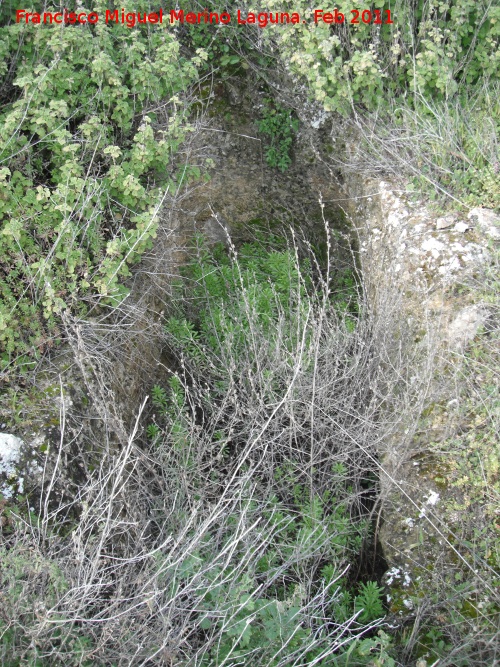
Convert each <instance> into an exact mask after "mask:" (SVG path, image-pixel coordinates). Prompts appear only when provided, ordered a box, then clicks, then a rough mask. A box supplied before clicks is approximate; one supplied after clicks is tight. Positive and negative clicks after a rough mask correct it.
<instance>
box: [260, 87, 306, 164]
mask: <svg viewBox="0 0 500 667" xmlns="http://www.w3.org/2000/svg"><path fill="white" fill-rule="evenodd" d="M257 125H258V127H259V130H260V131H261V132H262V133H263V134H267V135H268V137H269V138H270V142H271V143H270V145H269V146H268V147H267V148H266V161H267V164H268V165H269V166H270V167H276V168H278V169H279V170H280V171H286V170H287V169H288V167H289V166H290V164H291V162H292V160H291V158H290V149H291V147H292V142H293V136H294V134H295V133H296V132H297V130H298V129H299V123H298V120H297V119H295V118H293V115H292V111H291V109H285V108H284V107H282V106H280V105H279V104H275V103H273V102H272V100H270V99H267V100H264V108H263V110H262V119H261V120H259V121H258V123H257Z"/></svg>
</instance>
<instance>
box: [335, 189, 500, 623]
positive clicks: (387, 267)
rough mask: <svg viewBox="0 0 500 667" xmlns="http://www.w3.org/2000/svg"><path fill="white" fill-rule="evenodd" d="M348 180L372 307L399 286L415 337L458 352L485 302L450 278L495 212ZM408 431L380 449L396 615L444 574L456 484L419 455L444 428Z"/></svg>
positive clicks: (499, 228)
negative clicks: (443, 208)
mask: <svg viewBox="0 0 500 667" xmlns="http://www.w3.org/2000/svg"><path fill="white" fill-rule="evenodd" d="M345 190H346V195H347V197H348V198H349V200H350V205H349V217H350V220H351V222H352V224H353V226H354V227H355V229H356V231H357V233H358V236H359V247H360V259H361V264H362V271H363V278H364V280H365V281H366V285H367V288H368V294H369V295H370V299H371V300H372V303H373V305H374V307H375V308H377V304H378V294H379V293H382V294H383V292H384V287H385V288H387V287H388V286H390V285H392V286H396V287H397V289H398V291H399V292H400V294H401V297H402V308H403V312H404V314H405V318H406V320H407V321H408V323H411V324H412V325H413V326H414V327H415V328H416V329H418V328H420V329H421V330H422V331H421V333H420V334H419V339H420V340H422V341H423V343H424V344H425V345H427V346H431V345H432V346H434V348H435V353H436V357H438V356H439V357H441V356H442V358H446V355H447V354H448V352H451V353H452V354H456V353H457V352H460V353H461V352H463V351H464V349H465V347H466V345H467V344H468V343H470V342H471V341H472V340H473V339H474V337H475V336H476V334H477V333H478V331H479V329H480V328H481V327H483V326H485V325H486V324H487V321H488V318H489V316H490V312H489V309H488V306H487V304H483V303H471V302H470V299H469V298H468V297H467V296H466V295H463V294H462V293H461V292H460V290H457V289H456V288H457V287H459V286H460V285H462V284H464V282H466V281H467V280H468V279H472V278H473V277H474V276H475V275H476V274H477V272H478V270H479V269H480V268H481V266H482V265H484V264H485V263H486V262H487V261H488V260H489V257H490V250H489V247H490V245H491V241H492V240H494V239H498V238H499V236H500V216H497V215H496V214H495V213H494V212H493V211H490V210H487V209H484V208H481V207H477V208H475V209H472V210H471V211H470V213H469V214H468V216H460V215H459V214H457V213H451V214H448V215H446V216H442V217H436V216H435V215H433V214H432V212H430V211H429V210H428V209H427V208H426V207H425V206H424V205H422V204H421V203H418V202H411V201H409V200H408V199H407V198H406V197H405V195H404V193H403V192H402V191H400V190H398V189H396V187H395V186H393V185H391V184H390V183H389V182H387V181H384V180H375V179H367V178H363V177H361V176H360V177H358V178H356V177H352V176H350V178H349V179H346V185H345ZM382 307H383V303H382ZM415 343H416V341H415ZM441 352H443V354H442V355H441ZM444 386H445V383H443V386H441V385H440V377H439V372H437V373H435V375H434V376H433V377H432V378H431V379H430V386H429V392H431V395H433V396H437V397H439V400H443V401H444V403H446V402H447V401H448V403H447V404H448V405H451V402H452V401H450V396H449V395H447V394H446V392H447V390H446V389H443V387H444ZM443 392H444V393H443ZM452 400H453V399H452ZM455 400H456V399H455ZM407 433H408V431H405V432H404V433H397V434H395V435H394V438H393V439H392V441H391V442H387V443H385V445H384V446H385V449H384V451H380V452H379V454H380V460H381V463H382V466H383V468H384V470H385V473H386V474H383V475H382V476H381V479H380V483H381V492H382V498H383V500H384V503H385V504H384V510H383V525H382V527H381V530H380V534H379V539H380V542H381V546H382V549H383V552H384V556H385V558H386V560H387V562H388V565H389V570H388V572H387V573H386V577H385V584H386V586H387V589H388V602H389V606H390V608H391V611H392V612H393V613H395V614H397V615H401V614H406V613H409V612H410V611H411V609H410V607H409V606H408V594H409V592H411V593H412V594H413V595H414V596H417V597H420V596H421V595H424V596H425V591H426V590H428V589H429V587H430V585H431V583H430V582H431V579H432V577H436V578H437V580H438V579H439V577H443V576H446V567H447V566H446V564H445V561H446V559H447V558H448V560H449V561H450V562H451V561H452V560H453V558H456V554H455V553H453V549H450V547H449V545H448V544H447V540H446V539H445V538H446V536H445V535H444V534H443V532H442V530H441V528H440V526H441V525H442V519H443V516H444V514H443V513H444V512H446V509H445V507H446V503H447V501H449V500H453V499H455V495H454V494H456V490H454V489H451V488H449V487H448V486H446V485H440V486H439V488H438V487H437V485H436V483H435V474H436V469H435V465H434V464H432V463H430V464H427V465H424V464H421V460H423V458H425V457H427V458H429V460H432V455H431V454H430V447H429V445H430V443H431V442H433V441H438V440H439V438H440V437H441V436H440V433H439V432H438V431H435V430H433V428H432V427H431V428H429V429H428V430H427V431H426V432H425V433H423V434H419V435H418V440H417V438H416V436H412V433H411V432H410V434H409V435H407ZM426 445H427V447H426ZM429 571H430V572H432V573H433V574H432V576H430V575H429V574H428V573H429ZM389 575H390V576H389Z"/></svg>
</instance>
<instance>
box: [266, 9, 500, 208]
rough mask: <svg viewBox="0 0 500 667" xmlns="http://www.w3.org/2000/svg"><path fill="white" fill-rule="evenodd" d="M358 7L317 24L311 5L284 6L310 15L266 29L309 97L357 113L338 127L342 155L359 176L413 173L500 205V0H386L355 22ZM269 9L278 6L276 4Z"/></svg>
mask: <svg viewBox="0 0 500 667" xmlns="http://www.w3.org/2000/svg"><path fill="white" fill-rule="evenodd" d="M355 5H356V3H354V5H353V3H352V2H349V1H348V0H342V2H338V3H336V7H337V9H338V11H339V12H341V13H342V14H344V16H345V23H343V24H339V25H329V24H327V23H324V22H323V21H321V20H320V21H319V22H318V23H317V25H316V24H315V23H314V20H313V12H314V9H311V8H310V5H309V4H308V3H307V2H298V3H297V2H293V3H285V4H284V5H281V6H280V10H281V11H286V10H287V9H288V10H289V11H297V12H300V13H301V17H303V18H305V19H306V20H307V23H302V24H300V25H297V26H294V30H288V29H287V30H281V29H280V28H279V26H273V25H269V26H268V27H267V28H266V31H265V35H264V40H265V41H266V40H267V44H269V43H271V44H274V45H275V52H277V53H278V55H279V56H280V57H281V60H282V62H283V66H284V67H285V68H286V69H287V70H288V71H289V72H290V73H291V74H292V75H293V76H295V77H296V76H297V75H299V76H301V77H303V78H304V79H305V80H306V81H307V83H308V90H309V93H310V95H311V96H312V97H314V98H315V99H316V100H317V101H318V102H319V103H320V104H321V106H322V107H323V108H324V109H325V110H326V111H333V112H337V113H339V114H342V115H343V116H344V117H345V118H346V120H345V121H344V122H342V121H341V120H339V119H336V121H335V123H334V127H333V130H332V142H333V143H334V150H332V153H333V154H334V159H336V160H337V162H338V164H339V165H341V166H342V168H343V169H344V170H345V169H346V167H347V168H348V169H350V170H352V172H354V173H360V172H367V171H368V172H370V173H371V174H375V173H380V172H381V171H385V172H388V173H392V174H393V175H395V176H398V177H399V176H401V175H403V176H405V177H406V178H407V179H409V180H413V181H414V187H415V189H416V190H417V191H418V192H422V191H424V192H426V193H429V194H430V195H432V197H433V198H436V197H437V198H439V199H441V200H443V199H446V200H447V199H449V198H451V199H452V200H454V201H455V202H456V203H458V204H459V205H460V206H462V207H467V206H475V205H486V206H489V207H491V208H499V207H500V193H499V191H498V181H499V179H498V170H499V164H500V160H499V155H498V137H499V120H498V119H499V117H500V114H499V108H498V99H499V95H498V86H499V77H498V73H499V72H500V49H499V38H500V8H499V7H498V6H497V5H496V4H494V3H490V2H487V1H486V0H482V1H481V2H475V1H474V0H430V1H429V2H422V1H420V2H415V3H408V2H404V1H402V0H398V1H397V2H391V3H388V2H384V0H377V1H376V2H374V3H373V6H372V8H371V10H370V13H371V16H372V19H373V20H371V22H368V23H364V22H363V20H362V12H360V16H359V18H358V23H356V24H352V23H351V21H352V20H353V19H354V18H355V17H354V15H353V13H352V11H353V9H354V10H356V9H357V8H356V6H355ZM264 6H265V8H267V9H269V10H273V9H274V3H273V2H272V1H271V0H267V2H266V3H265V4H264ZM263 8H264V7H263ZM388 10H389V11H390V12H391V20H392V23H389V22H387V20H386V19H387V16H388V15H387V11H388ZM325 11H326V10H325ZM376 12H380V16H381V19H380V21H379V22H378V23H377V22H376V20H375V17H376ZM345 139H347V140H348V141H347V142H346V143H347V144H348V146H349V148H348V150H346V148H345V143H344V142H345ZM351 152H352V153H354V159H353V156H352V155H351ZM447 203H449V202H447Z"/></svg>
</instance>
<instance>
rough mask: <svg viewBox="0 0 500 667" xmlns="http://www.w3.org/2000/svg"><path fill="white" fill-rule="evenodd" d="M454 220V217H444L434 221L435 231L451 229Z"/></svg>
mask: <svg viewBox="0 0 500 667" xmlns="http://www.w3.org/2000/svg"><path fill="white" fill-rule="evenodd" d="M456 220H457V218H456V216H454V215H444V216H443V217H441V218H438V219H437V220H436V229H437V230H441V229H448V227H452V226H453V225H454V224H455V222H456Z"/></svg>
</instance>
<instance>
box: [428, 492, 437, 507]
mask: <svg viewBox="0 0 500 667" xmlns="http://www.w3.org/2000/svg"><path fill="white" fill-rule="evenodd" d="M438 501H439V493H436V492H435V491H431V492H430V493H429V495H428V496H427V500H426V503H427V505H435V504H436V503H437V502H438Z"/></svg>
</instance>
